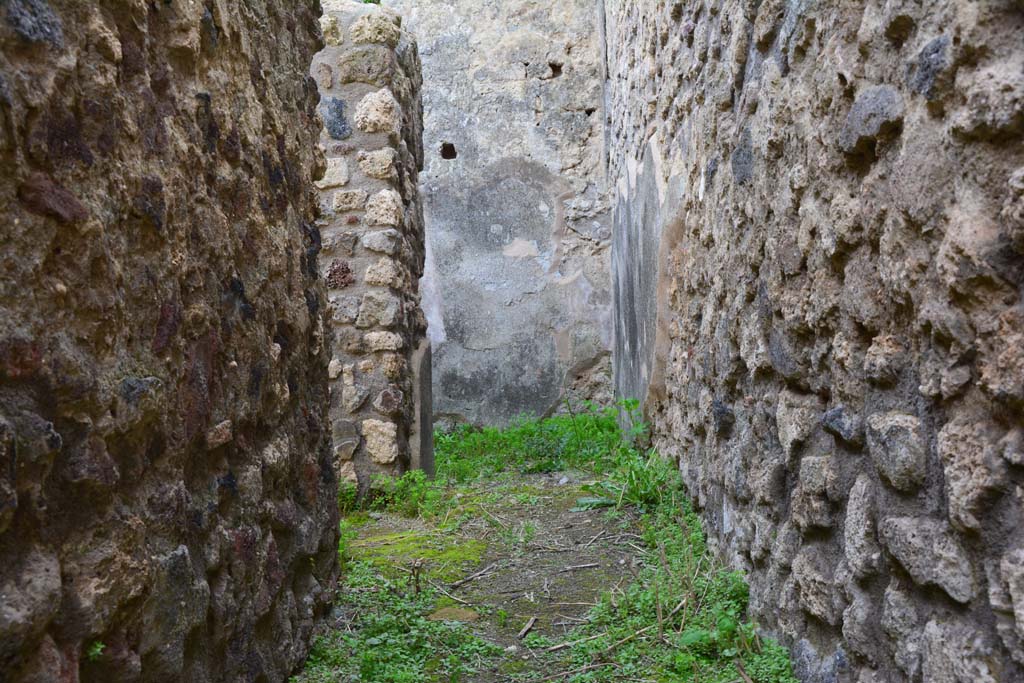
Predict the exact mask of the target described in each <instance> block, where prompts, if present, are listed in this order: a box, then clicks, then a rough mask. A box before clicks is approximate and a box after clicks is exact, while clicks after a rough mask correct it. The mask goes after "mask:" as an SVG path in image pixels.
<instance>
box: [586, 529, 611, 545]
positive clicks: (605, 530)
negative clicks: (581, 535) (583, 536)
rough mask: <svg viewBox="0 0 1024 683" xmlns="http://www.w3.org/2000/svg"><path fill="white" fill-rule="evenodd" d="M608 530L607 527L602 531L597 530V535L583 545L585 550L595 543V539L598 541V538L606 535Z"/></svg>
mask: <svg viewBox="0 0 1024 683" xmlns="http://www.w3.org/2000/svg"><path fill="white" fill-rule="evenodd" d="M606 532H607V529H601V530H600V531H598V532H597V536H594V537H593V538H592V539H590V540H589V541H587V542H586V544H585V545H584V546H583V550H586V549H587V548H589V547H590V546H592V545H593V544H594V541H596V540H597V539H599V538H601V537H602V536H604V535H605V533H606Z"/></svg>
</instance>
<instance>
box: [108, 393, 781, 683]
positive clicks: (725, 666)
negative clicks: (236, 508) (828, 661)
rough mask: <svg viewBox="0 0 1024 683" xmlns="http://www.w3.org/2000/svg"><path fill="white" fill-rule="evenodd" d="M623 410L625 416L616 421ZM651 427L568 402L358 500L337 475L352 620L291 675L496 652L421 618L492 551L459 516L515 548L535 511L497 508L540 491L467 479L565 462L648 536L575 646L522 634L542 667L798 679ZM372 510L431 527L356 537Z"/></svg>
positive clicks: (411, 677)
mask: <svg viewBox="0 0 1024 683" xmlns="http://www.w3.org/2000/svg"><path fill="white" fill-rule="evenodd" d="M620 413H621V414H622V415H624V416H625V419H624V423H625V424H627V425H628V427H627V428H626V429H625V430H623V429H620V427H619V422H618V417H619V415H620ZM646 440H647V427H646V425H645V424H644V422H643V420H642V418H641V416H640V414H639V410H638V404H637V402H635V401H625V402H622V403H620V404H619V405H618V406H617V407H614V408H607V409H601V408H598V407H596V406H593V405H591V404H584V405H583V406H581V407H579V408H574V407H573V406H569V405H567V406H566V413H565V414H563V415H557V416H554V417H551V418H546V419H543V420H538V419H532V418H527V417H522V418H520V419H518V420H516V421H514V422H513V423H512V425H511V426H510V427H508V428H506V429H497V428H483V429H477V428H473V427H467V426H461V427H458V428H456V429H454V430H452V431H448V432H444V431H438V432H436V433H435V462H436V464H437V476H436V478H434V479H428V478H427V477H426V476H424V475H423V473H422V472H409V473H407V474H406V475H404V476H403V477H401V478H398V479H387V478H378V479H375V480H374V481H373V483H372V485H371V487H370V488H371V491H370V494H369V495H368V496H366V497H365V498H363V499H357V497H356V495H355V489H354V487H347V488H342V489H341V490H340V491H339V494H338V504H339V507H340V508H341V510H342V512H343V513H345V514H346V515H347V516H346V517H345V519H344V521H343V523H342V542H341V544H340V546H339V555H340V557H341V559H342V563H343V566H344V568H345V570H346V573H347V575H346V580H345V586H344V587H343V588H342V589H341V590H340V592H339V596H340V597H339V603H338V608H339V610H340V612H341V613H342V614H344V615H347V618H348V619H349V620H350V623H349V624H348V628H347V629H346V630H345V632H340V631H339V632H334V633H331V634H330V635H327V636H324V637H322V638H321V639H319V640H318V641H317V642H316V644H315V646H314V648H313V652H312V654H311V655H310V659H309V662H308V663H307V668H306V672H305V673H304V674H303V675H302V676H301V677H300V678H298V679H295V680H299V681H302V682H303V683H318V682H321V681H323V682H326V681H376V682H379V683H406V682H409V683H411V682H412V681H448V682H449V683H451V682H452V681H459V680H463V677H465V676H466V675H468V674H469V673H471V672H472V671H473V670H474V669H476V668H481V667H483V666H484V665H485V664H486V665H493V664H494V661H495V660H496V659H497V658H498V657H500V656H501V654H502V652H501V650H500V648H497V647H496V646H494V645H492V644H489V643H487V642H485V641H483V640H481V639H480V638H478V637H477V636H475V635H473V634H472V633H471V632H470V631H469V630H468V629H467V628H465V627H464V626H461V625H458V624H453V623H447V622H438V621H430V620H429V619H427V618H426V617H427V615H429V614H430V612H431V610H432V609H434V608H435V607H436V606H437V605H438V604H439V603H440V602H441V601H442V600H443V599H441V598H439V596H438V595H435V594H434V592H433V591H432V589H431V588H430V578H431V577H432V576H433V577H434V578H436V579H438V580H442V581H445V580H449V579H451V578H455V577H456V576H457V575H458V574H459V573H460V572H461V571H463V568H464V567H465V566H466V565H467V564H469V563H472V562H473V561H476V562H479V560H480V558H481V557H482V556H483V552H484V549H485V548H484V546H483V544H482V543H479V542H477V544H476V545H474V544H470V543H466V542H465V541H459V542H458V543H457V544H454V545H453V541H455V537H454V536H453V535H452V533H451V532H452V531H453V530H454V529H457V528H458V526H459V524H460V523H462V521H463V520H466V519H470V518H472V517H474V516H476V517H480V516H482V517H485V518H488V519H489V521H491V523H492V524H494V525H496V526H497V527H498V528H499V529H500V532H499V535H500V537H501V538H502V539H503V540H504V541H505V543H506V544H507V545H508V546H510V547H512V548H513V549H517V551H521V550H523V548H525V546H526V545H527V544H528V543H529V542H530V540H531V539H532V538H533V537H534V535H535V534H536V528H535V526H534V525H533V524H531V523H529V522H523V523H521V524H519V525H516V526H506V525H505V524H504V523H502V522H501V520H499V519H497V518H495V517H494V514H492V513H491V512H490V511H489V510H488V507H489V506H493V505H499V504H501V503H502V502H504V501H506V500H514V501H516V502H518V503H520V504H529V505H533V504H536V503H537V502H539V498H538V496H537V495H535V493H534V492H533V490H530V489H527V490H523V489H522V488H521V487H520V488H515V487H514V486H512V485H505V486H500V487H498V488H496V489H495V488H493V487H488V489H487V490H486V491H483V492H482V491H481V490H480V489H479V488H474V487H472V486H471V485H472V484H474V483H475V482H481V481H485V482H486V481H488V480H491V481H493V480H502V479H506V480H507V479H511V478H513V476H514V475H515V474H517V473H530V472H552V471H561V470H567V469H572V470H576V471H579V472H585V473H589V474H591V475H593V477H594V479H595V480H596V481H594V482H593V483H590V484H586V485H585V486H584V487H583V490H584V493H585V494H586V495H585V496H583V497H580V498H579V499H578V500H577V501H576V509H594V508H607V515H608V516H609V518H610V520H609V521H617V522H618V524H619V525H620V526H622V527H623V528H627V527H629V526H630V524H631V521H630V520H635V519H636V515H637V514H639V515H640V530H641V532H642V538H643V544H644V547H645V550H644V552H643V553H642V555H641V556H640V557H639V558H638V559H639V561H640V569H639V570H638V572H637V576H636V579H635V580H634V581H633V583H632V584H630V585H628V586H627V587H625V588H620V589H616V590H615V592H614V593H608V594H605V595H603V596H602V597H601V599H600V600H599V602H598V604H597V605H596V606H595V607H594V608H593V609H592V610H591V612H590V614H589V615H588V622H587V623H586V624H585V625H583V626H581V627H579V628H577V629H575V630H574V631H573V632H572V633H570V634H569V636H567V638H566V642H567V643H569V645H568V646H567V647H564V648H561V649H559V650H557V651H554V652H547V651H546V650H547V649H548V648H550V647H552V646H553V645H555V644H556V643H555V642H554V641H552V640H551V639H550V638H548V637H545V636H542V635H540V634H536V633H531V634H529V635H528V636H526V638H525V639H524V645H526V646H527V647H529V648H531V651H532V652H534V653H535V655H536V656H538V657H540V658H541V661H543V662H546V663H547V664H548V665H549V666H548V667H547V668H548V669H554V670H562V671H575V670H579V671H580V673H578V674H575V675H569V676H567V677H566V678H565V679H564V680H565V681H568V683H611V682H613V681H628V680H650V681H664V682H668V681H698V680H699V681H701V682H702V683H731V682H732V681H736V680H744V679H745V678H746V677H749V679H750V680H752V681H754V682H755V683H796V679H795V678H794V677H793V674H792V668H791V665H790V662H789V657H788V654H787V652H786V650H785V649H784V648H782V647H781V646H780V645H778V644H777V643H774V642H772V641H769V640H766V639H763V638H761V637H759V636H758V633H757V627H756V625H755V624H754V623H753V622H752V621H750V619H749V617H748V615H747V602H748V588H747V584H746V582H745V580H744V578H743V576H742V574H740V573H739V572H733V571H729V570H727V569H726V568H725V567H723V566H721V565H720V564H719V563H717V562H716V561H715V560H714V559H713V557H712V556H711V554H710V552H709V551H708V548H707V542H706V539H705V536H704V533H703V530H702V527H701V523H700V518H699V517H698V515H697V514H696V513H695V512H694V511H693V510H692V509H691V507H690V505H689V503H688V501H687V500H686V499H685V497H684V495H683V490H682V485H681V482H680V478H679V474H678V472H677V471H676V469H675V467H674V464H673V463H672V462H670V461H667V460H665V459H663V458H661V457H660V456H658V454H657V453H655V452H654V451H653V450H645V442H646ZM366 509H371V510H377V511H388V512H392V513H396V514H400V515H405V516H407V517H421V518H424V519H428V520H434V525H435V526H436V527H437V528H436V529H434V530H433V531H429V530H428V531H422V532H420V531H412V530H409V531H406V532H401V533H398V534H391V535H390V536H378V537H371V538H363V539H357V530H358V527H359V526H360V525H362V524H364V523H366V513H365V512H362V513H360V512H359V511H360V510H366ZM445 540H447V542H444V541H445ZM456 546H457V547H456ZM410 559H415V560H418V561H419V560H422V561H424V562H426V567H427V569H426V576H427V579H428V581H427V583H426V585H425V586H424V587H423V588H424V589H423V590H421V591H417V590H415V589H414V587H413V586H411V585H410V580H411V579H410V576H409V574H408V573H406V572H405V570H404V569H403V567H404V564H403V563H407V561H408V560H410ZM437 572H440V573H437ZM494 614H495V616H494V618H495V619H496V620H497V623H498V625H499V626H500V627H502V628H504V627H505V626H506V625H508V623H509V619H510V616H509V614H508V613H507V612H506V611H505V610H503V609H498V610H496V612H495V613H494ZM97 656H98V655H97ZM506 665H507V666H504V667H503V670H504V671H506V672H507V673H508V675H510V676H512V677H513V678H512V680H519V681H530V680H536V679H538V678H542V677H543V675H542V674H539V673H536V671H534V668H535V667H533V666H530V667H523V666H522V662H521V661H510V662H506ZM598 665H600V666H598ZM528 669H529V670H528Z"/></svg>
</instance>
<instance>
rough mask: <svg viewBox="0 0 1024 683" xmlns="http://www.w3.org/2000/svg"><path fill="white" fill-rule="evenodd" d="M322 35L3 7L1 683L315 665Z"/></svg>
mask: <svg viewBox="0 0 1024 683" xmlns="http://www.w3.org/2000/svg"><path fill="white" fill-rule="evenodd" d="M318 14H319V5H318V3H317V2H314V1H308V0H302V1H299V2H289V3H281V2H273V1H268V0H244V1H243V2H222V1H220V0H217V1H211V2H205V3H202V2H185V1H184V0H168V1H167V2H158V3H150V2H141V1H135V0H104V1H101V2H75V1H72V0H54V1H53V2H46V0H8V1H7V2H4V3H3V4H2V5H0V205H2V207H3V223H2V227H0V264H2V267H0V272H2V273H3V276H2V277H0V680H4V681H19V682H20V681H39V682H43V681H46V682H50V681H77V680H87V681H178V680H182V681H226V680H231V681H241V680H245V681H281V680H285V679H286V678H287V676H288V674H289V672H290V671H291V669H292V668H293V667H294V666H295V665H296V664H297V663H299V662H301V660H302V658H303V655H304V653H305V650H306V640H307V638H308V636H309V634H310V632H311V630H312V628H313V624H314V620H315V617H316V615H317V614H318V612H320V611H322V610H323V609H324V608H325V607H326V605H327V603H328V602H329V595H328V589H329V587H330V584H331V583H332V581H333V580H334V577H335V574H336V572H337V559H336V554H337V551H336V542H337V528H336V521H337V513H336V503H335V490H336V486H335V476H334V473H333V470H332V468H331V453H330V448H329V443H330V442H329V438H330V432H329V424H328V421H327V419H326V406H327V380H326V378H327V363H328V359H329V354H328V353H327V351H326V350H325V349H324V341H325V340H324V328H323V324H322V322H321V317H322V312H323V310H324V308H325V294H324V290H323V286H322V284H321V281H320V279H319V278H318V275H317V261H316V260H317V250H318V248H319V242H320V238H319V235H318V233H317V230H316V228H315V226H314V225H313V223H312V220H313V218H314V214H315V208H316V197H315V193H314V191H313V187H312V179H313V177H315V175H316V174H317V172H318V171H317V169H319V170H321V171H322V168H320V167H322V165H323V159H322V157H318V155H317V153H316V151H315V150H316V145H315V142H316V138H317V136H318V135H319V130H320V123H319V121H318V119H317V115H316V106H317V90H316V86H315V84H314V83H313V81H312V79H310V78H309V77H308V76H307V73H308V69H309V63H310V60H311V59H312V57H313V54H314V52H315V51H316V50H317V49H319V47H320V45H321V42H320V37H319V34H318V30H317V23H316V22H317V15H318Z"/></svg>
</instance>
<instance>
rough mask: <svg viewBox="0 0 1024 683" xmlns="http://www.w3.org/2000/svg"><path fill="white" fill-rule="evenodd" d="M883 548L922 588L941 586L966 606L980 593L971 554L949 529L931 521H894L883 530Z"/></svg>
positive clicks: (893, 519)
mask: <svg viewBox="0 0 1024 683" xmlns="http://www.w3.org/2000/svg"><path fill="white" fill-rule="evenodd" d="M879 534H880V536H881V540H882V544H883V545H884V546H885V549H886V550H888V551H889V552H890V553H891V554H892V556H893V557H894V558H896V561H897V562H899V563H900V564H901V565H902V566H903V568H904V569H906V570H907V573H909V574H910V576H911V577H912V578H913V579H914V581H916V582H917V583H919V584H921V585H931V586H938V587H939V588H941V589H942V590H943V591H945V592H946V594H947V595H949V597H951V598H953V599H954V600H956V601H957V602H960V603H963V604H966V603H968V602H970V601H971V599H972V598H973V597H974V595H975V593H976V592H977V587H976V584H975V580H974V572H973V570H972V569H971V562H970V559H969V558H968V556H967V551H966V550H965V549H964V547H963V545H962V544H961V543H960V541H959V540H958V539H957V538H956V536H955V535H954V533H953V531H952V530H951V529H950V528H949V527H948V525H946V524H943V523H941V522H937V521H935V520H934V519H931V518H928V517H892V518H889V519H886V520H885V521H884V522H882V525H881V527H880V529H879Z"/></svg>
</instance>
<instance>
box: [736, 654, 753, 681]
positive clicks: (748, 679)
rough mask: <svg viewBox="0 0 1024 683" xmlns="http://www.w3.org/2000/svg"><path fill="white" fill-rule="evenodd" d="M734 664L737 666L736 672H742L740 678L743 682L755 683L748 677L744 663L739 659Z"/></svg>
mask: <svg viewBox="0 0 1024 683" xmlns="http://www.w3.org/2000/svg"><path fill="white" fill-rule="evenodd" d="M733 663H734V664H735V665H736V670H737V671H739V672H740V676H742V677H743V680H744V681H746V683H754V681H753V679H752V678H751V677H750V676H749V675H747V670H746V669H744V668H743V662H741V661H740V660H739V659H738V658H737V659H736V660H735V661H734V662H733Z"/></svg>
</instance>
